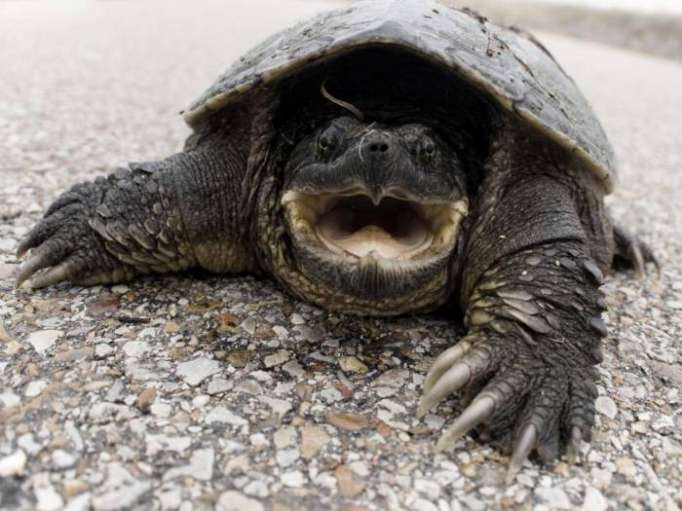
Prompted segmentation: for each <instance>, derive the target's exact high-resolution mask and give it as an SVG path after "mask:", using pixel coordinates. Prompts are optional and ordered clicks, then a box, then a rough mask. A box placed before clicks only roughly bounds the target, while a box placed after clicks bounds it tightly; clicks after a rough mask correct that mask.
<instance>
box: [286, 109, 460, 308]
mask: <svg viewBox="0 0 682 511" xmlns="http://www.w3.org/2000/svg"><path fill="white" fill-rule="evenodd" d="M280 203H281V206H282V208H283V211H284V216H285V228H286V231H287V234H288V236H287V239H288V242H289V243H290V253H291V255H292V259H293V263H292V264H293V265H294V266H295V267H296V269H295V273H296V274H297V276H296V278H293V277H292V275H291V274H290V273H291V272H294V270H293V269H291V268H288V269H286V270H285V271H284V274H285V275H279V276H280V277H281V278H282V277H283V280H285V281H286V284H288V287H289V288H291V289H292V291H294V292H295V293H297V294H299V295H301V296H305V298H307V299H308V300H313V301H315V302H317V303H320V304H321V305H324V306H325V307H328V308H331V309H336V310H341V311H345V312H358V313H363V314H377V315H383V314H395V313H401V312H406V311H409V310H415V309H423V308H428V307H433V306H435V305H438V304H440V303H442V302H443V301H444V300H445V297H446V296H447V292H448V289H449V279H450V275H449V273H450V272H449V269H450V264H449V262H450V261H451V259H452V255H453V253H454V251H455V247H456V246H457V240H458V238H459V236H458V234H459V226H460V222H461V220H462V218H463V217H464V216H466V214H467V211H468V199H467V196H466V183H465V174H464V171H463V169H462V167H461V164H460V160H459V158H458V155H457V151H456V148H455V147H453V144H449V143H447V142H446V141H445V139H444V138H442V137H440V136H439V135H438V134H437V133H436V132H435V131H434V130H433V129H431V128H429V127H428V126H425V125H422V124H417V123H407V124H381V123H366V122H363V121H360V120H357V119H355V118H352V117H339V118H336V119H333V120H331V121H330V122H328V123H326V124H324V125H323V126H321V127H320V128H319V129H318V130H317V131H315V132H313V133H312V134H310V135H309V136H307V137H305V138H304V139H303V140H301V141H300V142H299V143H298V144H297V145H296V146H295V147H294V149H293V151H292V153H291V156H290V158H289V161H288V163H287V165H286V170H285V181H284V187H283V191H282V194H281V197H280ZM276 273H277V272H276ZM287 276H288V277H289V278H287Z"/></svg>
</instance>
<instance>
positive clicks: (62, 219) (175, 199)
mask: <svg viewBox="0 0 682 511" xmlns="http://www.w3.org/2000/svg"><path fill="white" fill-rule="evenodd" d="M243 167H244V164H240V159H239V157H238V155H237V154H236V153H235V152H234V151H232V150H230V148H229V147H227V146H223V147H220V146H219V147H215V145H210V146H209V147H207V148H205V149H204V148H198V149H196V150H194V151H190V152H185V153H179V154H177V155H174V156H171V157H169V158H167V159H166V160H162V161H158V162H147V163H132V164H130V165H129V168H127V169H125V168H122V169H119V170H118V171H117V172H115V173H114V174H112V175H110V176H108V177H106V178H98V179H96V180H95V181H94V182H92V183H82V184H78V185H76V186H74V187H73V188H71V189H70V190H69V191H67V192H65V193H64V194H62V195H61V196H60V197H59V198H58V199H57V200H56V201H55V202H54V203H53V204H52V205H51V206H50V208H49V209H48V210H47V212H46V213H45V216H44V217H43V219H42V220H41V221H40V222H39V223H38V224H37V225H36V226H35V227H34V228H33V229H32V230H31V231H30V232H29V233H28V234H27V235H26V237H25V238H24V240H23V241H22V242H21V244H20V245H19V249H18V252H19V255H22V254H24V253H26V252H27V251H28V250H31V254H30V257H29V258H28V260H27V261H26V262H25V263H24V264H23V265H22V266H21V268H20V270H19V274H18V276H17V286H20V285H21V284H23V283H24V282H26V281H28V284H30V286H31V287H33V288H40V287H45V286H50V285H54V284H57V283H59V282H62V281H69V282H72V283H75V284H82V285H94V284H112V283H117V282H122V281H126V280H130V279H131V278H133V277H135V276H136V275H143V274H149V273H167V272H173V271H179V270H183V269H186V268H190V267H194V266H201V267H204V268H206V269H209V270H213V271H220V272H236V271H241V270H243V269H244V268H245V267H247V266H248V256H247V255H246V254H245V250H244V249H243V248H242V247H243V245H242V244H241V243H240V242H239V240H238V235H237V234H236V233H237V232H238V230H237V228H236V224H237V218H236V213H235V211H236V209H237V204H238V202H239V200H238V199H239V195H240V185H241V173H242V171H243ZM208 204H210V207H208V206H207V205H208ZM29 279H30V280H29Z"/></svg>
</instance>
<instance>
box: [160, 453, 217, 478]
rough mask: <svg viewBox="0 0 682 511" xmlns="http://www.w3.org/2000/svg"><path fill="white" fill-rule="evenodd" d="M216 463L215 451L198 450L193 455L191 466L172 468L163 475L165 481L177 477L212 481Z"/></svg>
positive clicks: (190, 461)
mask: <svg viewBox="0 0 682 511" xmlns="http://www.w3.org/2000/svg"><path fill="white" fill-rule="evenodd" d="M214 461H215V451H214V450H213V449H211V448H208V449H198V450H196V451H194V452H193V453H192V456H191V457H190V460H189V465H184V466H181V467H174V468H171V469H170V470H168V471H167V472H166V473H165V474H164V475H163V479H164V481H168V480H170V479H175V478H176V477H192V478H194V479H198V480H200V481H210V480H211V478H212V477H213V463H214Z"/></svg>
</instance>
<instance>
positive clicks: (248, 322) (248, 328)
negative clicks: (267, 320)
mask: <svg viewBox="0 0 682 511" xmlns="http://www.w3.org/2000/svg"><path fill="white" fill-rule="evenodd" d="M239 326H240V327H241V328H242V329H243V330H244V331H245V332H246V333H248V334H250V335H253V334H255V333H256V320H255V319H253V318H246V319H245V320H244V321H242V323H241V325H239Z"/></svg>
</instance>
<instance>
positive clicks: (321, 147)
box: [317, 126, 341, 156]
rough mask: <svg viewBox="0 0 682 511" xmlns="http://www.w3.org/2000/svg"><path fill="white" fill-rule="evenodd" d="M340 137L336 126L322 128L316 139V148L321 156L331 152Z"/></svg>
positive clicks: (337, 144)
mask: <svg viewBox="0 0 682 511" xmlns="http://www.w3.org/2000/svg"><path fill="white" fill-rule="evenodd" d="M340 139H341V135H340V133H339V130H338V128H336V127H334V126H331V127H329V128H327V129H326V130H324V131H323V132H322V134H321V135H320V138H319V139H318V140H317V148H318V151H319V152H320V154H321V155H322V156H327V155H329V154H330V153H332V152H333V151H334V150H335V149H336V148H337V147H338V146H339V142H340Z"/></svg>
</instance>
